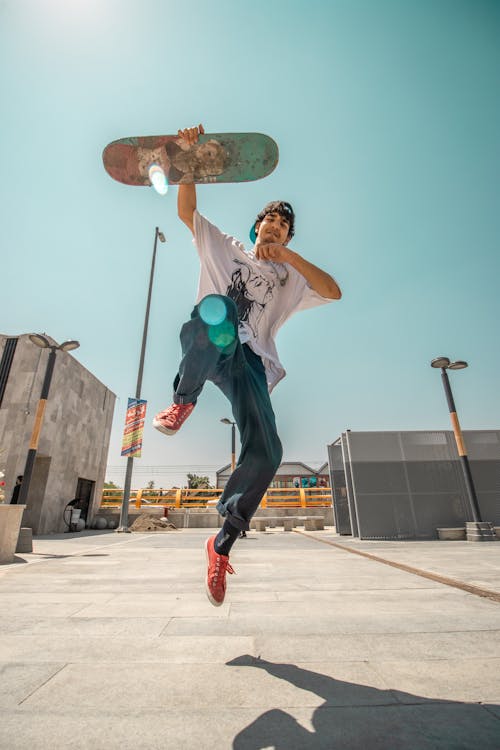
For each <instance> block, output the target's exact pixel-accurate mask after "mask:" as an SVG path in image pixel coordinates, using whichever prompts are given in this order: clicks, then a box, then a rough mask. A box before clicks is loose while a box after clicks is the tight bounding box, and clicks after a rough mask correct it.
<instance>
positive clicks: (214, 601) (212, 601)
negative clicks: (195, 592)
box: [205, 539, 224, 607]
mask: <svg viewBox="0 0 500 750" xmlns="http://www.w3.org/2000/svg"><path fill="white" fill-rule="evenodd" d="M208 542H209V539H207V540H206V542H205V555H206V558H207V577H206V578H205V591H206V592H207V596H208V601H209V602H210V604H213V605H214V607H221V606H222V605H223V604H224V600H222V601H221V602H218V601H217V600H216V599H214V598H213V596H212V592H211V591H210V588H209V586H208V564H209V562H210V557H209V554H208Z"/></svg>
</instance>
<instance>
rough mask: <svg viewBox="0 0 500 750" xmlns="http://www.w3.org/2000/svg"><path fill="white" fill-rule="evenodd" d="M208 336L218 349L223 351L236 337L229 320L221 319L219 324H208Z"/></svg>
mask: <svg viewBox="0 0 500 750" xmlns="http://www.w3.org/2000/svg"><path fill="white" fill-rule="evenodd" d="M208 338H209V339H210V341H211V342H212V344H215V346H216V347H217V348H218V349H221V350H223V351H224V350H225V349H227V348H228V347H230V346H231V344H232V343H233V342H234V340H235V338H236V331H235V330H234V325H233V324H232V323H231V321H230V320H223V321H222V323H219V325H215V326H209V327H208Z"/></svg>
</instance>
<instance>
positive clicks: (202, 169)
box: [102, 133, 279, 186]
mask: <svg viewBox="0 0 500 750" xmlns="http://www.w3.org/2000/svg"><path fill="white" fill-rule="evenodd" d="M278 158H279V155H278V146H277V144H276V142H275V141H273V139H272V138H270V137H269V136H268V135H263V134H262V133H206V134H204V135H200V137H199V140H198V143H195V144H192V145H190V146H189V145H187V144H186V143H184V141H183V140H182V139H181V138H179V137H178V136H176V135H151V136H138V137H136V138H121V139H120V140H118V141H113V142H112V143H110V144H108V145H107V146H106V148H105V149H104V151H103V155H102V159H103V162H104V167H105V169H106V171H107V172H108V174H110V175H111V177H113V179H115V180H118V182H123V183H124V184H125V185H138V186H144V185H147V186H150V185H151V184H152V182H151V179H150V174H151V168H153V169H155V168H156V169H158V168H160V169H161V170H162V171H163V173H164V174H165V177H166V180H167V182H168V184H169V185H180V184H181V183H188V182H195V183H197V184H205V183H212V182H250V181H252V180H260V179H262V178H263V177H267V175H269V174H271V172H272V171H273V170H274V169H275V167H276V165H277V163H278Z"/></svg>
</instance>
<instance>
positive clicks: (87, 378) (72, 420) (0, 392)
mask: <svg viewBox="0 0 500 750" xmlns="http://www.w3.org/2000/svg"><path fill="white" fill-rule="evenodd" d="M46 338H47V339H48V340H49V341H50V343H53V344H55V343H56V342H54V341H53V339H51V338H50V336H46ZM48 357H49V350H48V349H40V348H39V347H37V346H35V345H34V344H33V343H32V342H31V341H30V339H29V338H28V334H24V335H21V336H5V335H0V470H2V471H4V472H5V483H6V487H5V490H6V497H5V502H7V503H8V502H10V499H11V496H12V489H13V487H14V485H15V481H16V477H17V476H18V475H21V474H23V471H24V466H25V463H26V457H27V454H28V449H29V447H30V441H31V436H32V432H33V427H34V424H35V415H36V411H37V406H38V401H39V398H40V394H41V390H42V384H43V379H44V375H45V371H46V367H47V361H48ZM114 405H115V395H114V394H113V393H112V392H111V391H110V390H109V389H108V388H106V386H105V385H103V383H101V382H100V381H99V380H98V379H97V378H96V377H95V376H94V375H92V373H90V372H89V371H88V370H86V369H85V367H83V366H82V365H81V364H80V363H79V362H78V361H77V360H76V359H74V357H72V356H71V354H69V353H68V352H63V351H57V353H56V361H55V368H54V373H53V378H52V384H51V388H50V394H49V398H48V401H47V406H46V409H45V414H44V416H43V422H42V426H41V432H40V439H39V444H38V450H37V456H36V459H35V465H34V469H33V476H32V480H31V484H30V491H29V496H28V500H27V508H26V510H25V512H24V517H23V521H22V525H23V526H28V527H31V528H32V529H33V533H35V534H49V533H54V532H62V531H65V530H66V528H67V527H66V525H65V522H64V519H63V512H64V509H65V507H66V505H67V503H68V502H69V501H70V500H73V499H75V498H78V500H79V503H78V506H77V507H79V508H81V510H82V518H85V519H87V520H90V518H91V517H92V516H93V515H94V514H95V513H96V512H97V509H98V507H99V502H100V497H101V493H102V487H103V484H104V474H105V469H106V461H107V455H108V448H109V439H110V433H111V423H112V419H113V411H114Z"/></svg>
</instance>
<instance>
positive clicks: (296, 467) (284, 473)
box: [215, 461, 329, 488]
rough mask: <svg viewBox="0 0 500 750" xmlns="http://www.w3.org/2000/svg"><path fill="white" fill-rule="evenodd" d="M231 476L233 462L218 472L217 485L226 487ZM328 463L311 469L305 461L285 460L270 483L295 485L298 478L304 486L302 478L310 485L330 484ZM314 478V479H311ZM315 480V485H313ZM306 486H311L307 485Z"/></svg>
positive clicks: (272, 485) (275, 485)
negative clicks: (316, 468)
mask: <svg viewBox="0 0 500 750" xmlns="http://www.w3.org/2000/svg"><path fill="white" fill-rule="evenodd" d="M230 476H231V464H226V466H223V467H222V468H220V469H219V470H218V471H217V473H216V484H215V486H216V487H219V488H224V487H225V486H226V484H227V481H228V479H229V477H230ZM328 479H329V477H328V463H327V462H325V463H324V464H322V466H321V467H320V468H319V469H318V470H314V469H311V467H310V466H308V465H307V464H305V463H304V462H303V461H283V462H282V463H281V464H280V465H279V467H278V470H277V472H276V474H275V475H274V478H273V480H272V482H271V484H270V485H269V486H270V487H283V488H285V487H295V485H296V481H297V480H298V482H299V486H303V481H302V480H307V481H308V482H310V486H315V487H316V486H322V485H323V484H328ZM311 480H313V481H311ZM313 482H314V485H313ZM306 486H309V484H308V485H306Z"/></svg>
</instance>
